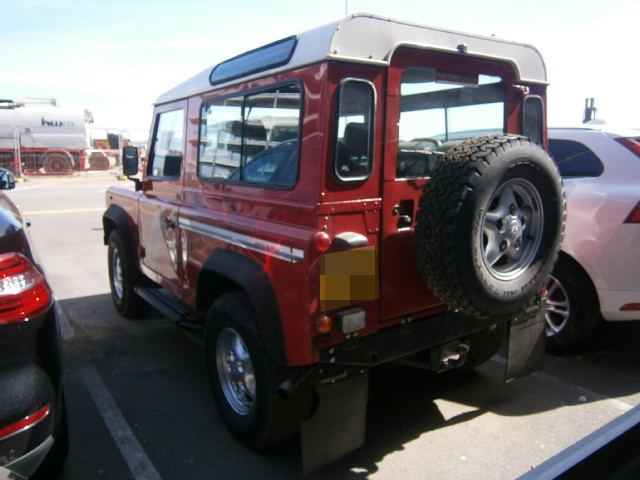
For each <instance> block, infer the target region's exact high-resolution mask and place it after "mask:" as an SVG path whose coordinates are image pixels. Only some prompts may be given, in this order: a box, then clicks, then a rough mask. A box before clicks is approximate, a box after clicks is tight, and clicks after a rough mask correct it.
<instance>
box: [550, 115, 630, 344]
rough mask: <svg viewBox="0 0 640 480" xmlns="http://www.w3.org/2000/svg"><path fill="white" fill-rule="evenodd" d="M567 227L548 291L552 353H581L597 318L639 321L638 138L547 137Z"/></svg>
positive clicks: (599, 131)
mask: <svg viewBox="0 0 640 480" xmlns="http://www.w3.org/2000/svg"><path fill="white" fill-rule="evenodd" d="M549 152H550V154H551V156H552V157H553V159H554V160H555V161H556V163H557V165H558V168H559V169H560V173H561V175H562V177H563V179H564V183H565V189H566V193H567V224H566V233H565V239H564V242H563V244H562V252H561V254H560V258H559V260H558V263H557V265H556V267H555V269H554V272H553V275H552V277H551V279H550V281H549V284H548V307H547V314H546V321H547V345H548V349H549V350H551V351H555V352H569V351H573V350H576V349H578V348H580V347H581V346H583V345H584V344H585V342H586V341H587V340H588V339H589V337H590V336H591V334H592V333H593V331H594V329H595V327H596V325H597V323H598V321H599V320H600V318H604V319H605V320H607V321H619V320H640V130H635V131H634V130H630V131H623V130H616V129H610V128H607V127H606V126H604V125H602V126H599V125H593V126H584V127H581V128H551V129H549Z"/></svg>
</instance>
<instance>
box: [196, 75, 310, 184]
mask: <svg viewBox="0 0 640 480" xmlns="http://www.w3.org/2000/svg"><path fill="white" fill-rule="evenodd" d="M301 107H302V94H301V93H300V89H299V88H298V87H297V86H295V85H289V86H283V87H278V88H274V89H270V90H264V91H261V92H259V93H255V94H251V95H247V96H243V97H234V98H227V99H223V100H214V101H212V102H210V103H208V104H205V105H203V106H202V120H201V121H202V124H201V125H202V126H201V130H200V156H199V160H198V175H199V176H200V177H201V178H204V179H217V180H228V181H232V182H243V183H250V184H260V185H266V186H273V187H282V188H290V187H292V186H293V185H294V184H295V182H296V178H297V174H298V150H299V148H298V145H299V137H300V115H301Z"/></svg>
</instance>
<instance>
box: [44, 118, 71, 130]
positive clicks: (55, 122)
mask: <svg viewBox="0 0 640 480" xmlns="http://www.w3.org/2000/svg"><path fill="white" fill-rule="evenodd" d="M40 124H41V125H42V126H43V127H62V128H73V127H74V124H73V122H68V121H67V122H64V121H61V120H45V119H44V118H42V117H41V118H40Z"/></svg>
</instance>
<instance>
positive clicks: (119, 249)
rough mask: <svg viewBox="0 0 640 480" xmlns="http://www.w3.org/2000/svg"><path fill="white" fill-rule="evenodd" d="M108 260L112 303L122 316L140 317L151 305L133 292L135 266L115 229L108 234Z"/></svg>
mask: <svg viewBox="0 0 640 480" xmlns="http://www.w3.org/2000/svg"><path fill="white" fill-rule="evenodd" d="M108 261H109V286H110V287H111V299H112V300H113V305H114V306H115V307H116V310H118V312H119V313H120V314H121V315H122V316H123V317H128V318H137V317H141V316H142V315H144V314H145V313H147V312H148V311H149V310H150V308H151V307H150V306H149V304H148V303H147V302H146V301H144V300H143V299H142V298H141V297H140V296H139V295H138V294H137V293H136V292H135V278H136V267H135V265H134V264H133V261H132V259H131V258H129V256H128V255H127V251H126V250H125V248H124V243H123V242H122V238H121V237H120V234H119V233H118V232H117V231H113V232H111V235H109V253H108Z"/></svg>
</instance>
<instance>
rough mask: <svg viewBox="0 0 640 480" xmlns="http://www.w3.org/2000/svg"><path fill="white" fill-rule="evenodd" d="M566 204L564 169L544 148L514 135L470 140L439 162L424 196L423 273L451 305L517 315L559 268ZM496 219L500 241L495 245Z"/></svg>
mask: <svg viewBox="0 0 640 480" xmlns="http://www.w3.org/2000/svg"><path fill="white" fill-rule="evenodd" d="M564 207H565V197H564V189H563V187H562V181H561V179H560V176H559V174H558V170H557V168H556V166H555V164H554V163H553V161H552V160H551V158H550V157H549V155H547V153H546V152H545V151H544V150H543V149H542V148H540V147H538V146H537V145H535V144H533V143H531V142H530V141H529V140H528V139H526V138H522V137H518V136H512V135H497V136H488V137H477V138H473V139H470V140H467V141H464V142H462V143H460V144H458V145H456V146H454V147H452V148H451V149H450V150H449V151H448V152H447V154H446V156H445V157H444V158H443V159H442V160H441V161H440V162H439V163H438V165H437V166H436V168H435V169H434V171H433V174H432V176H431V181H430V182H429V183H428V184H427V185H426V187H425V189H424V194H423V196H422V199H421V201H420V209H419V211H418V213H417V226H416V250H417V252H416V254H417V259H418V265H419V269H420V271H421V273H422V276H423V278H424V279H425V281H426V282H427V284H428V285H429V287H430V288H431V289H433V291H434V292H435V293H436V294H437V295H438V296H439V297H440V298H441V299H442V300H443V301H444V302H445V303H446V304H447V305H448V306H449V307H450V308H451V309H455V310H459V311H461V312H464V313H466V314H469V315H472V316H475V317H478V318H486V317H494V316H495V317H504V316H509V315H513V314H514V313H516V312H518V311H520V310H522V309H523V308H525V306H526V305H527V303H528V302H529V301H530V300H531V298H532V297H533V296H534V295H535V294H537V293H539V292H540V291H541V289H542V288H543V286H544V283H545V282H546V279H547V277H548V275H549V273H550V272H551V269H552V268H553V264H554V263H555V261H556V258H557V256H558V251H559V246H560V242H561V241H562V236H563V232H564V219H565V208H564ZM505 208H506V210H505ZM505 211H506V213H504V212H505ZM498 212H502V213H498ZM525 212H526V213H525ZM505 215H506V216H505ZM498 216H500V219H499V220H490V218H495V217H498ZM491 222H493V223H491ZM489 225H492V228H493V230H492V232H493V233H492V235H493V237H492V239H493V240H491V241H492V242H493V244H494V246H495V244H499V247H500V248H494V249H492V250H491V252H489V240H488V238H489V237H488V235H487V233H486V232H487V228H488V226H489ZM525 234H526V235H525ZM531 238H533V239H531ZM503 245H508V248H507V250H506V251H505V253H502V247H503ZM518 252H520V253H519V255H520V257H519V258H518V259H517V260H513V263H514V265H513V267H512V270H510V268H511V266H510V263H511V262H512V260H511V258H512V257H511V256H513V257H517V255H518ZM490 254H491V258H488V257H489V256H490ZM494 257H495V258H498V260H497V261H496V260H495V258H494ZM490 262H493V263H490ZM501 262H504V263H503V264H501Z"/></svg>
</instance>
